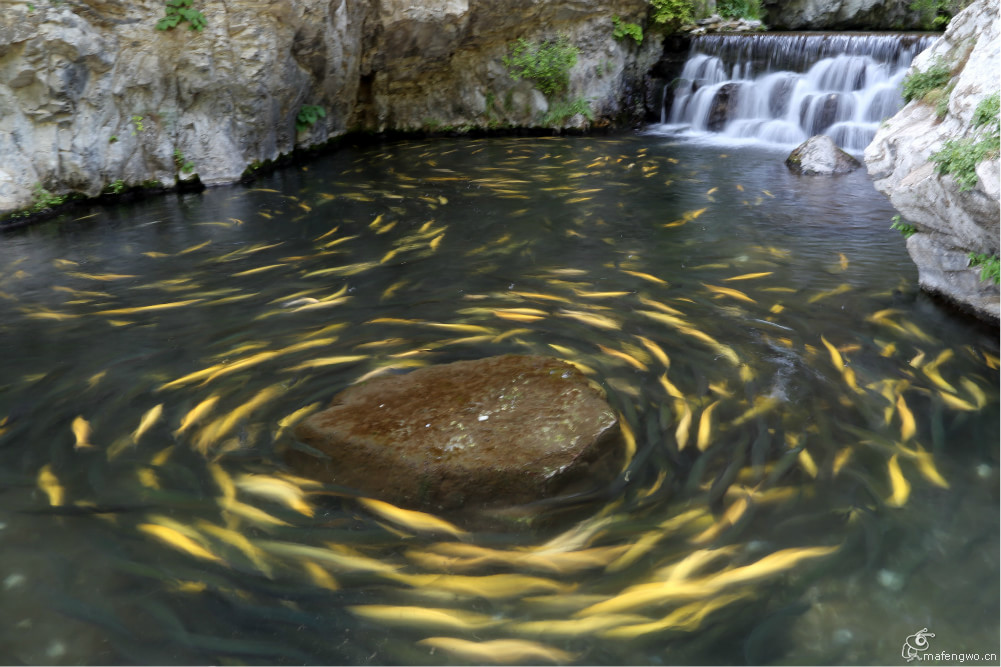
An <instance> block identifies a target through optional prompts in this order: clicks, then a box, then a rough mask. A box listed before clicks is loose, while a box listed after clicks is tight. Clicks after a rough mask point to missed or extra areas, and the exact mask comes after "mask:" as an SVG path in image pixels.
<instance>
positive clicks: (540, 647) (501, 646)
mask: <svg viewBox="0 0 1001 667" xmlns="http://www.w3.org/2000/svg"><path fill="white" fill-rule="evenodd" d="M417 643H418V644H420V645H422V646H429V647H431V648H432V649H440V650H442V651H444V652H445V653H449V654H451V655H453V656H455V657H457V658H459V659H460V660H465V661H469V662H474V663H479V662H487V663H494V664H503V665H514V664H519V663H523V662H528V663H532V664H537V663H539V662H552V663H567V662H572V661H573V660H574V657H575V656H574V654H573V653H570V652H568V651H564V650H562V649H558V648H553V647H552V646H546V645H545V644H540V643H538V642H533V641H528V640H525V639H492V640H489V641H482V642H474V641H469V640H467V639H458V638H455V637H428V638H426V639H421V640H420V641H418V642H417Z"/></svg>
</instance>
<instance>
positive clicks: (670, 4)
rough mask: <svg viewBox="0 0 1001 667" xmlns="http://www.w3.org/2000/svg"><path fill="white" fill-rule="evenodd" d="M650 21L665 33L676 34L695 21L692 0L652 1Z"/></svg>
mask: <svg viewBox="0 0 1001 667" xmlns="http://www.w3.org/2000/svg"><path fill="white" fill-rule="evenodd" d="M650 19H651V21H653V24H654V25H656V26H659V27H660V28H662V29H663V30H664V31H665V32H674V31H675V30H677V29H678V28H680V27H681V26H683V25H685V24H686V23H691V22H692V21H694V20H695V11H694V10H693V8H692V3H691V2H690V0H650Z"/></svg>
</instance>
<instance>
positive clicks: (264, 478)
mask: <svg viewBox="0 0 1001 667" xmlns="http://www.w3.org/2000/svg"><path fill="white" fill-rule="evenodd" d="M233 482H234V484H235V485H236V488H237V489H239V490H240V491H243V492H245V493H249V494H251V495H254V496H259V497H261V498H267V499H268V500H273V501H275V502H278V503H281V504H283V505H285V506H287V507H289V508H290V509H293V510H295V511H296V512H299V513H300V514H305V515H306V516H313V508H312V507H310V505H309V503H307V502H306V501H305V500H304V498H303V496H304V493H303V491H302V489H300V488H299V487H298V486H296V485H295V484H292V483H291V482H288V481H286V480H284V479H278V478H277V477H271V476H268V475H259V474H245V475H241V476H240V477H238V478H236V479H235V480H233Z"/></svg>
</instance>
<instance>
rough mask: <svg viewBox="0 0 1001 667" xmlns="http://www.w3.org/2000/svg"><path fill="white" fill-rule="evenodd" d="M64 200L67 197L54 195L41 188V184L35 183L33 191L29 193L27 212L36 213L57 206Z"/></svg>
mask: <svg viewBox="0 0 1001 667" xmlns="http://www.w3.org/2000/svg"><path fill="white" fill-rule="evenodd" d="M66 199H67V195H54V194H52V193H51V192H49V191H48V190H46V189H45V188H43V187H42V184H41V183H35V189H34V191H33V192H32V193H31V208H30V209H29V210H30V212H31V213H38V212H40V211H44V210H45V209H47V208H52V207H54V206H59V205H60V204H62V203H63V202H65V201H66Z"/></svg>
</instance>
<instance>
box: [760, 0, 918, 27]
mask: <svg viewBox="0 0 1001 667" xmlns="http://www.w3.org/2000/svg"><path fill="white" fill-rule="evenodd" d="M761 4H762V10H763V14H764V16H763V17H762V18H763V19H764V21H765V23H766V24H768V26H770V27H771V28H773V29H778V30H849V29H864V30H921V29H923V28H922V27H921V14H920V13H919V12H916V11H914V10H913V9H911V4H913V3H912V0H763V2H762V3H761Z"/></svg>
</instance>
